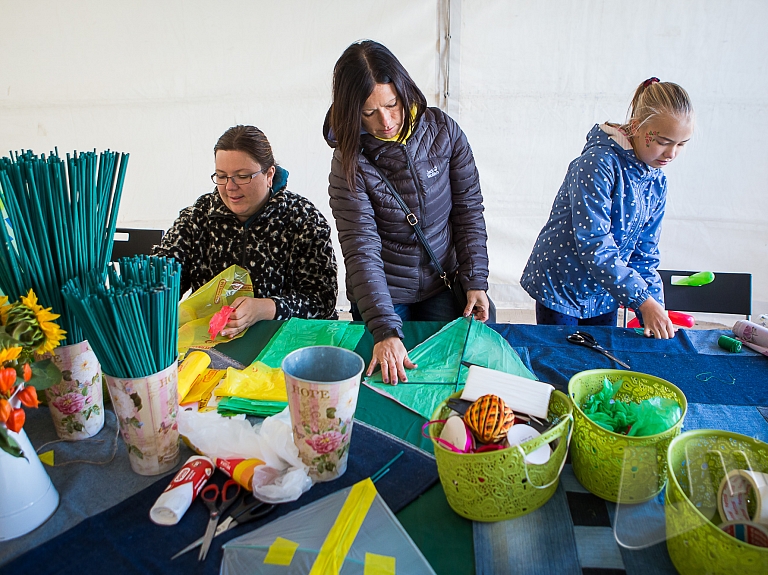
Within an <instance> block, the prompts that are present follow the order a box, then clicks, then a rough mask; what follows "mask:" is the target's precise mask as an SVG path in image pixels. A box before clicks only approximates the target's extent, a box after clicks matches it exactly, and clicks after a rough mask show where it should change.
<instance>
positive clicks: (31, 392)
mask: <svg viewBox="0 0 768 575" xmlns="http://www.w3.org/2000/svg"><path fill="white" fill-rule="evenodd" d="M16 397H18V398H19V401H20V402H21V403H23V404H24V405H26V406H27V407H37V406H38V405H40V401H39V400H38V399H37V390H36V389H35V388H34V387H32V386H30V385H25V386H24V389H22V390H21V391H20V392H19V393H17V394H16Z"/></svg>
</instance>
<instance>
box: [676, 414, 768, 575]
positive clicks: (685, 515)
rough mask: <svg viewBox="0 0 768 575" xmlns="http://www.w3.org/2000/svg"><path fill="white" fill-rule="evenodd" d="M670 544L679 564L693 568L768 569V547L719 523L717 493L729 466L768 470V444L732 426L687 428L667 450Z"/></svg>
mask: <svg viewBox="0 0 768 575" xmlns="http://www.w3.org/2000/svg"><path fill="white" fill-rule="evenodd" d="M667 462H668V465H669V484H668V486H667V493H666V506H665V515H666V521H667V550H668V551H669V557H670V559H672V563H673V564H674V565H675V568H676V569H677V570H678V571H679V572H680V573H681V574H683V575H686V574H688V573H690V574H692V575H693V574H696V575H698V574H699V573H723V574H725V573H738V574H739V575H752V574H755V575H757V574H758V573H759V574H761V575H765V573H768V548H765V547H756V546H754V545H750V544H749V543H744V542H742V541H739V540H738V539H736V538H735V537H731V536H730V535H728V534H727V533H726V532H725V531H723V530H722V529H720V528H719V527H718V525H719V524H720V523H722V521H723V519H722V518H721V517H720V514H719V513H718V511H717V494H718V490H719V488H720V483H721V482H722V480H723V477H725V474H726V472H728V471H731V470H733V469H750V468H751V469H752V470H754V471H759V472H761V473H768V444H765V443H763V442H762V441H758V440H757V439H753V438H751V437H747V436H746V435H740V434H738V433H731V432H728V431H720V430H718V429H697V430H695V431H688V432H686V433H683V434H682V435H680V436H679V437H677V438H676V439H674V440H673V441H672V442H671V443H670V444H669V449H668V450H667Z"/></svg>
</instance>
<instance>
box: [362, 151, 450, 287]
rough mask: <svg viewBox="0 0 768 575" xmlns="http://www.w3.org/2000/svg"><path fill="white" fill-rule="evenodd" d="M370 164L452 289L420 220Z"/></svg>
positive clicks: (376, 168)
mask: <svg viewBox="0 0 768 575" xmlns="http://www.w3.org/2000/svg"><path fill="white" fill-rule="evenodd" d="M368 162H369V163H370V164H371V165H372V166H373V168H374V169H375V170H376V171H377V172H378V173H379V176H381V179H382V180H384V184H385V185H386V186H387V188H388V189H389V192H390V193H391V194H392V196H393V197H394V198H395V200H396V201H397V203H398V204H399V205H400V208H401V209H402V210H403V211H404V212H405V219H406V220H407V221H408V223H409V224H410V225H411V227H412V228H413V231H414V232H416V237H417V238H419V241H420V242H421V245H423V246H424V249H425V250H427V254H428V255H429V259H430V260H432V263H433V264H434V265H435V269H437V273H438V274H439V275H440V279H442V280H443V282H444V283H445V285H446V286H447V287H448V288H449V289H450V288H451V280H450V279H449V278H448V274H447V273H446V272H445V271H444V270H443V267H442V266H441V265H440V262H439V261H437V256H436V255H435V252H433V251H432V246H430V245H429V242H428V241H427V237H426V236H425V235H424V231H423V230H422V229H421V226H420V225H419V220H418V218H417V217H416V215H415V214H414V213H413V212H412V211H411V208H409V207H408V204H406V203H405V200H403V198H402V197H400V194H398V193H397V190H396V189H395V186H393V185H392V182H390V181H389V179H388V178H387V176H385V175H384V172H382V171H381V170H380V169H379V167H378V166H377V165H376V164H374V163H373V162H372V161H371V160H370V158H369V159H368Z"/></svg>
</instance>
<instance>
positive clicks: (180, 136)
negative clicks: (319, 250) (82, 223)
mask: <svg viewBox="0 0 768 575" xmlns="http://www.w3.org/2000/svg"><path fill="white" fill-rule="evenodd" d="M0 18H2V20H3V22H4V24H5V25H4V27H3V33H2V34H1V35H0V71H2V74H0V82H2V84H0V126H1V127H0V149H2V150H4V151H5V152H3V155H5V154H7V153H8V152H10V151H16V150H21V149H32V150H34V151H35V152H37V153H48V152H49V151H50V150H52V149H53V148H54V146H57V147H58V149H59V151H60V152H61V153H66V152H71V151H72V150H75V149H77V150H82V149H93V148H95V149H97V150H100V149H107V148H109V149H112V150H118V151H125V152H130V154H131V160H130V164H129V168H128V176H127V179H126V184H125V195H124V199H123V202H122V206H121V211H120V215H119V225H120V226H121V227H148V228H167V227H168V226H169V225H170V224H171V223H172V222H173V220H174V218H175V217H176V215H177V214H178V211H179V210H180V209H182V208H183V207H185V206H187V205H190V204H191V203H192V202H193V201H194V200H195V199H196V198H197V197H198V196H199V195H201V194H203V193H205V192H207V191H209V190H210V189H211V184H210V180H209V179H208V177H209V174H210V173H211V172H212V171H213V156H212V148H213V145H214V144H215V142H216V140H217V139H218V137H219V136H220V135H221V133H223V132H224V130H226V129H227V128H228V127H230V126H232V125H235V124H237V123H249V124H254V125H257V126H259V127H260V128H261V129H263V130H264V132H265V133H266V135H267V137H268V138H269V139H270V141H271V143H272V145H273V148H274V151H275V156H276V158H277V159H278V161H279V162H280V163H281V165H283V166H284V167H285V168H287V169H288V170H289V171H290V173H291V176H290V179H289V188H290V189H291V190H293V191H295V192H297V193H300V194H302V195H304V196H306V197H308V198H309V199H310V200H312V201H313V202H314V203H315V204H316V205H317V206H318V208H320V209H321V210H322V211H323V213H325V215H326V217H327V218H328V219H329V221H332V217H331V213H330V209H329V207H328V199H327V177H328V169H329V164H330V158H331V150H330V149H329V148H328V147H327V146H326V144H325V142H324V141H323V138H322V134H321V126H322V122H323V118H324V116H325V112H326V110H327V108H328V106H329V104H330V92H331V75H332V71H333V65H334V64H335V62H336V60H337V58H338V57H339V55H340V54H341V52H342V51H343V50H344V48H346V46H348V45H349V44H350V43H351V42H353V41H355V40H358V39H362V38H372V39H375V40H378V41H380V42H382V43H384V44H385V45H387V46H388V47H389V48H390V49H391V50H392V51H393V52H394V53H395V54H396V55H397V56H398V57H399V58H400V60H401V61H402V62H403V64H404V65H405V66H406V68H407V69H408V70H409V72H410V73H411V75H412V76H413V77H414V79H415V80H416V82H417V83H418V84H419V86H421V88H422V90H423V91H424V93H425V94H426V95H427V98H428V100H429V101H430V103H431V104H433V105H441V106H442V107H444V108H446V109H447V110H448V111H449V113H451V114H452V115H453V116H454V117H455V118H456V119H457V120H458V121H459V123H460V124H461V126H462V128H463V129H464V130H465V132H466V133H467V135H468V137H469V141H470V143H471V144H472V147H473V150H474V152H475V157H476V159H477V164H478V168H479V170H480V174H481V183H482V186H483V193H484V197H485V206H486V216H487V223H488V233H489V251H490V257H491V278H490V281H491V295H492V297H494V299H495V300H496V301H497V302H498V303H499V305H500V306H505V307H532V300H531V299H530V298H529V297H528V296H527V295H526V294H525V293H524V292H523V291H522V289H521V288H520V287H519V277H520V274H521V272H522V268H523V265H524V264H525V261H526V259H527V257H528V254H529V252H530V249H531V247H532V246H533V243H534V240H535V238H536V235H537V233H538V231H539V229H540V228H541V226H542V225H543V224H544V223H545V221H546V218H547V214H548V212H549V207H550V205H551V202H552V199H553V198H554V195H555V193H556V191H557V188H558V187H559V185H560V183H561V181H562V178H563V176H564V174H565V169H566V167H567V165H568V163H569V162H570V161H571V160H572V159H573V157H574V156H575V155H576V154H578V153H579V151H580V150H581V148H582V146H583V143H584V137H585V134H586V132H587V131H588V130H589V128H590V127H591V126H592V125H593V124H594V123H597V122H602V121H605V120H608V119H610V120H614V121H621V120H623V119H624V115H625V113H626V108H627V105H628V103H629V100H630V98H631V95H632V92H633V91H634V89H635V87H636V86H637V84H638V83H639V82H640V81H641V80H643V79H645V78H647V77H649V76H658V77H659V78H661V79H663V80H671V81H675V82H678V83H679V84H681V85H682V86H684V87H685V88H686V89H687V90H688V91H689V92H690V94H691V97H692V99H693V103H694V107H695V108H696V112H697V118H696V122H697V124H696V133H695V136H694V139H693V141H692V142H691V143H690V144H689V147H688V149H687V150H686V152H685V153H684V154H683V155H682V156H681V157H680V158H679V159H678V160H676V161H675V162H674V163H673V164H672V165H671V166H670V167H669V168H667V169H666V170H665V171H666V172H667V175H668V177H669V183H670V196H669V205H668V210H667V216H666V219H665V225H664V234H663V236H662V241H661V250H662V262H661V263H662V267H666V268H674V269H692V270H702V269H707V270H715V271H749V272H752V273H753V274H754V306H755V310H754V311H755V313H765V312H766V311H768V266H766V263H765V262H766V257H765V256H766V251H767V250H766V248H768V227H767V226H766V225H765V224H766V215H768V194H766V193H765V185H766V184H765V182H766V181H767V180H768V178H767V177H766V176H768V173H767V172H768V162H765V161H764V160H763V157H764V153H763V152H762V151H761V147H760V144H759V137H760V136H759V135H760V134H762V133H764V132H765V131H766V128H768V89H767V88H768V74H766V64H765V58H764V55H765V54H766V53H767V52H768V50H767V49H766V48H768V38H767V37H766V36H765V34H764V30H765V26H766V23H768V4H766V3H765V2H762V1H761V0H739V1H731V2H722V1H719V0H675V1H674V2H662V1H658V0H648V1H646V2H642V3H638V2H635V1H630V0H619V1H616V0H585V1H583V2H571V1H569V0H542V1H533V0H527V1H517V2H505V1H502V0H420V1H418V2H413V1H409V0H390V1H389V2H386V3H383V4H382V3H374V2H368V1H366V2H360V1H359V0H327V1H313V2H306V1H303V0H283V1H281V2H268V1H266V0H220V1H218V2H212V1H207V0H197V1H182V0H168V1H165V2H151V1H149V0H137V1H136V2H130V3H123V4H115V3H111V2H98V1H97V0H81V1H80V2H76V3H69V4H62V3H59V2H53V1H38V2H24V3H20V2H11V1H10V0H0ZM337 248H338V245H337ZM337 253H338V255H339V261H341V255H340V251H338V252H337ZM340 268H341V269H340V282H341V283H340V285H341V286H343V277H344V276H343V271H344V270H343V265H341V266H340ZM340 291H341V293H342V294H343V292H344V290H343V287H342V289H341V290H340ZM343 304H344V300H343V295H342V297H341V298H340V305H343Z"/></svg>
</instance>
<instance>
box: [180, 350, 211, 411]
mask: <svg viewBox="0 0 768 575" xmlns="http://www.w3.org/2000/svg"><path fill="white" fill-rule="evenodd" d="M210 364H211V356H210V355H208V354H207V353H205V352H204V351H193V352H192V353H190V354H188V355H187V357H186V358H185V359H184V361H182V362H181V364H180V365H179V380H178V388H179V397H180V398H181V399H184V398H185V397H186V396H187V394H188V393H189V390H190V389H192V386H193V385H194V383H195V381H196V380H197V378H198V377H199V376H200V374H202V373H203V372H204V371H205V370H206V369H207V368H208V366H209V365H210ZM182 403H183V401H182Z"/></svg>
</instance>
